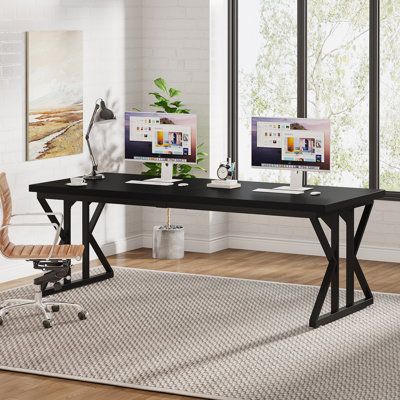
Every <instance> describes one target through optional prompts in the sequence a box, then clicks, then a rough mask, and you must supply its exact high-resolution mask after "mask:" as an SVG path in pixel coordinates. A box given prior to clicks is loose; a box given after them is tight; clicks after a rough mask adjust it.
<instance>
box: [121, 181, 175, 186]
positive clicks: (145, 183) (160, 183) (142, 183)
mask: <svg viewBox="0 0 400 400" xmlns="http://www.w3.org/2000/svg"><path fill="white" fill-rule="evenodd" d="M125 183H130V184H133V185H147V186H173V185H174V184H173V183H172V182H161V181H148V180H147V181H137V180H131V181H128V182H125Z"/></svg>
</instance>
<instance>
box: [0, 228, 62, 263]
mask: <svg viewBox="0 0 400 400" xmlns="http://www.w3.org/2000/svg"><path fill="white" fill-rule="evenodd" d="M22 226H24V227H27V226H29V227H33V228H34V227H40V226H52V227H54V228H55V229H56V234H55V236H54V240H53V244H52V246H51V249H50V253H49V256H48V257H47V260H50V259H51V256H52V255H53V252H54V248H55V246H56V245H57V242H58V239H59V237H60V233H61V225H58V224H56V223H55V222H54V223H53V222H47V223H36V224H34V223H24V224H6V225H2V226H1V227H0V232H1V231H2V230H4V229H6V228H13V227H22Z"/></svg>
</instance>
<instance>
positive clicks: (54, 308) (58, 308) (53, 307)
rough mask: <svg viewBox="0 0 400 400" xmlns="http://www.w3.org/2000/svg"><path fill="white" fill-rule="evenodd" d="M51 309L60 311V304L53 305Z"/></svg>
mask: <svg viewBox="0 0 400 400" xmlns="http://www.w3.org/2000/svg"><path fill="white" fill-rule="evenodd" d="M51 311H53V312H59V311H60V306H51Z"/></svg>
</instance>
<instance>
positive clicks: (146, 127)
mask: <svg viewBox="0 0 400 400" xmlns="http://www.w3.org/2000/svg"><path fill="white" fill-rule="evenodd" d="M125 159H127V160H134V161H139V162H157V163H162V174H161V175H162V176H161V178H158V179H157V180H162V181H167V182H176V181H178V180H177V179H172V168H173V164H182V163H185V164H188V163H189V164H195V163H196V161H197V116H196V115H193V114H167V113H156V112H126V113H125Z"/></svg>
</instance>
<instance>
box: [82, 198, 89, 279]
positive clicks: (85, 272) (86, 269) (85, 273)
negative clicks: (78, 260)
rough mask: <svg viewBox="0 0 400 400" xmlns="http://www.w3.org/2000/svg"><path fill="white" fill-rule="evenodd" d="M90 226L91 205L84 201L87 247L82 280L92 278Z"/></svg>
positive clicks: (84, 233)
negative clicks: (90, 269)
mask: <svg viewBox="0 0 400 400" xmlns="http://www.w3.org/2000/svg"><path fill="white" fill-rule="evenodd" d="M89 224H90V203H89V202H88V201H82V244H83V245H84V246H85V251H84V252H83V256H82V278H83V279H89V277H90V271H89V268H90V247H89V235H90V232H89Z"/></svg>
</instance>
